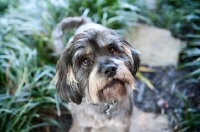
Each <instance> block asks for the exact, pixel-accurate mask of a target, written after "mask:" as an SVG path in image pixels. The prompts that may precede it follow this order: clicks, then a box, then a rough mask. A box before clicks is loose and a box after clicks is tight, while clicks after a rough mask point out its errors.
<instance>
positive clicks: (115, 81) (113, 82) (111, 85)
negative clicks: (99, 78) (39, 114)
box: [102, 79, 124, 90]
mask: <svg viewBox="0 0 200 132" xmlns="http://www.w3.org/2000/svg"><path fill="white" fill-rule="evenodd" d="M117 84H120V85H124V83H123V82H122V81H121V80H119V79H112V80H111V81H110V82H109V83H107V84H106V85H105V86H104V88H103V89H102V90H104V89H106V88H112V87H113V86H114V85H117Z"/></svg>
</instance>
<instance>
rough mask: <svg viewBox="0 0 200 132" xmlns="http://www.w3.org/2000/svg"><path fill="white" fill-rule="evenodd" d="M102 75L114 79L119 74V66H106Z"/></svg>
mask: <svg viewBox="0 0 200 132" xmlns="http://www.w3.org/2000/svg"><path fill="white" fill-rule="evenodd" d="M101 72H102V74H104V75H106V76H107V77H113V76H114V75H115V74H116V72H117V66H116V65H114V64H106V65H105V66H104V67H103V68H102V70H101Z"/></svg>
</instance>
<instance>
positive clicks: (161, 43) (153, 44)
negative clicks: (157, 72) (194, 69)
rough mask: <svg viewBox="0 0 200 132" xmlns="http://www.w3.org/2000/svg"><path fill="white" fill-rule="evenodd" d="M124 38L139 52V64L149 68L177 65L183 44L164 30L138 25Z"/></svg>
mask: <svg viewBox="0 0 200 132" xmlns="http://www.w3.org/2000/svg"><path fill="white" fill-rule="evenodd" d="M133 30H134V32H133V31H131V33H129V34H128V35H126V36H125V38H126V39H127V40H129V42H130V44H131V45H132V46H133V47H134V48H136V49H137V50H138V51H140V52H141V63H142V64H145V65H150V66H168V65H174V66H176V65H177V64H178V59H179V53H180V51H181V49H182V48H183V47H184V46H185V42H183V41H181V40H179V39H176V38H174V37H173V36H172V35H171V32H170V31H169V30H166V29H161V28H157V27H152V26H148V25H142V24H139V25H138V26H136V27H133Z"/></svg>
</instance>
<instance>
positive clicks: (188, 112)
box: [174, 92, 200, 132]
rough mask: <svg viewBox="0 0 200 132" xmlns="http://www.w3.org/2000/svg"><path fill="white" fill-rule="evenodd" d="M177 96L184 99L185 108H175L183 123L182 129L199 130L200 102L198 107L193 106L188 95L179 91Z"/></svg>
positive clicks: (194, 131)
mask: <svg viewBox="0 0 200 132" xmlns="http://www.w3.org/2000/svg"><path fill="white" fill-rule="evenodd" d="M177 96H178V97H179V98H180V99H181V100H182V101H183V103H184V108H183V109H180V108H177V109H175V111H174V113H175V114H176V116H177V117H179V122H180V123H181V127H182V131H183V132H186V131H193V132H197V131H199V130H200V121H199V119H200V113H199V112H200V104H198V106H197V107H194V106H192V103H191V101H189V99H188V98H187V96H186V95H183V94H182V93H180V92H178V93H177Z"/></svg>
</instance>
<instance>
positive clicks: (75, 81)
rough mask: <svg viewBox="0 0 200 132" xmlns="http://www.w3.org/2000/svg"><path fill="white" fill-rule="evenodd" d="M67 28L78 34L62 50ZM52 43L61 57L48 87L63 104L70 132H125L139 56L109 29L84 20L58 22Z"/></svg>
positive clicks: (89, 20)
mask: <svg viewBox="0 0 200 132" xmlns="http://www.w3.org/2000/svg"><path fill="white" fill-rule="evenodd" d="M72 28H77V30H76V31H75V35H74V36H73V37H72V38H70V40H69V43H68V44H67V46H66V48H65V49H64V46H63V41H62V37H63V34H64V31H65V30H67V31H69V30H71V29H72ZM52 41H53V44H54V46H55V53H56V54H57V55H60V59H59V61H58V63H57V66H56V74H55V77H54V79H53V80H52V83H53V84H54V85H55V87H56V89H57V93H58V95H59V97H60V98H61V99H62V100H64V101H67V102H68V106H69V110H70V111H71V114H72V117H73V125H72V128H71V129H70V131H79V132H99V131H106V132H112V131H113V132H128V131H129V125H130V117H131V115H132V111H133V90H134V89H135V82H134V76H135V74H136V72H137V71H138V68H139V65H140V58H139V52H138V51H137V50H135V49H134V48H132V47H131V45H130V44H129V43H128V42H127V41H126V40H125V39H124V38H122V37H121V36H120V35H118V34H117V33H116V32H115V31H114V30H112V29H109V28H106V27H104V26H102V25H100V24H97V23H94V22H92V21H91V19H89V18H87V17H68V18H65V19H63V20H62V21H61V22H60V23H58V24H57V25H56V27H55V29H54V30H53V33H52ZM75 129H76V130H75Z"/></svg>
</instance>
